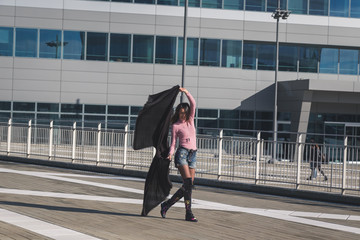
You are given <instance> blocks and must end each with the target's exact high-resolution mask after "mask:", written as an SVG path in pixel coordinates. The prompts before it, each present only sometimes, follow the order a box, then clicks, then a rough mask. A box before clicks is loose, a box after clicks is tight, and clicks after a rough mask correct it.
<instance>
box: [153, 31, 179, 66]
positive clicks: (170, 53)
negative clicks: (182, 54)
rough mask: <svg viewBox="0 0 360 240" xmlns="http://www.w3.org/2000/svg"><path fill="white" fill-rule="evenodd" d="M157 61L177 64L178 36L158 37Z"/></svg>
mask: <svg viewBox="0 0 360 240" xmlns="http://www.w3.org/2000/svg"><path fill="white" fill-rule="evenodd" d="M155 51H156V52H155V63H165V64H175V60H176V37H159V36H157V37H156V48H155Z"/></svg>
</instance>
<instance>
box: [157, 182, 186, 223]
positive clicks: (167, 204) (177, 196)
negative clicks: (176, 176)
mask: <svg viewBox="0 0 360 240" xmlns="http://www.w3.org/2000/svg"><path fill="white" fill-rule="evenodd" d="M184 192H185V187H184V185H183V186H181V187H180V188H179V189H178V190H177V191H176V193H175V194H174V195H172V197H171V198H170V199H169V200H167V201H165V202H163V203H162V204H161V209H160V214H161V217H163V218H165V217H166V212H167V210H169V208H170V207H171V206H172V205H174V204H175V203H176V202H177V201H179V200H180V199H181V198H182V197H183V196H184Z"/></svg>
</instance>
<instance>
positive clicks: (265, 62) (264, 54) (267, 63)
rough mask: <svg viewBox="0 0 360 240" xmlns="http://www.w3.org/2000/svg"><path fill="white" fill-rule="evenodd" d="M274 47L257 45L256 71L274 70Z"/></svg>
mask: <svg viewBox="0 0 360 240" xmlns="http://www.w3.org/2000/svg"><path fill="white" fill-rule="evenodd" d="M275 58H276V46H275V45H274V44H259V45H258V69H259V70H275Z"/></svg>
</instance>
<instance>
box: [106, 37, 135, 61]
mask: <svg viewBox="0 0 360 240" xmlns="http://www.w3.org/2000/svg"><path fill="white" fill-rule="evenodd" d="M130 41H131V36H130V34H116V33H111V34H110V61H116V62H130V44H131V43H130Z"/></svg>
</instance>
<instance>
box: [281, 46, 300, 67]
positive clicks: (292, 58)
mask: <svg viewBox="0 0 360 240" xmlns="http://www.w3.org/2000/svg"><path fill="white" fill-rule="evenodd" d="M297 60H298V47H296V46H280V47H279V71H289V72H296V71H297Z"/></svg>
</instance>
